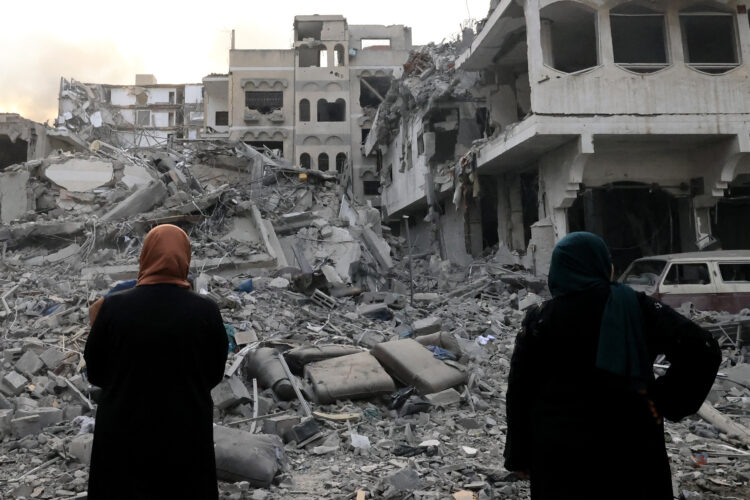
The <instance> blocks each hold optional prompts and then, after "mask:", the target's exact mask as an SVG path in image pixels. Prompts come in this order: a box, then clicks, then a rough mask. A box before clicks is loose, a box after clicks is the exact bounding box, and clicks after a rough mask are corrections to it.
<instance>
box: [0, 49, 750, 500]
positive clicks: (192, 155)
mask: <svg viewBox="0 0 750 500" xmlns="http://www.w3.org/2000/svg"><path fill="white" fill-rule="evenodd" d="M441 50H444V49H441V48H439V47H428V48H427V49H424V50H422V51H419V52H415V53H414V55H413V57H412V58H411V59H410V60H409V63H408V64H407V68H406V72H405V74H406V75H407V77H406V80H404V81H403V82H402V84H403V85H405V86H406V87H408V88H409V89H410V90H409V92H410V94H411V95H412V96H413V98H414V99H415V100H417V101H419V100H420V99H423V98H424V97H423V96H422V93H423V90H420V89H421V85H422V84H423V82H425V81H427V82H428V85H429V86H431V87H433V88H432V89H431V90H424V92H427V94H429V95H430V96H434V95H435V94H434V88H435V87H437V86H440V87H441V88H442V86H444V85H447V87H446V88H445V90H444V92H454V91H455V89H456V88H458V87H456V86H453V87H451V85H452V83H451V81H450V80H445V79H441V78H437V77H434V76H433V77H431V75H433V73H430V68H436V69H438V70H439V71H437V72H436V73H435V74H436V75H445V74H446V73H445V71H443V69H444V68H443V67H444V66H446V65H449V62H446V57H445V56H444V55H443V54H442V53H441ZM433 71H434V69H433ZM410 79H416V80H419V82H422V83H417V82H416V81H415V82H410ZM70 85H71V87H70V92H71V93H74V94H76V95H77V96H78V97H76V98H83V93H86V89H85V88H81V87H78V86H76V85H75V84H74V83H72V82H71V84H70ZM451 89H454V90H451ZM427 94H425V95H427ZM389 95H390V94H389ZM427 98H428V99H429V98H430V97H427ZM383 109H384V108H381V111H382V110H383ZM76 116H78V118H75V117H76ZM107 119H109V118H106V119H104V118H103V120H104V122H105V123H106V121H107ZM113 119H114V118H113ZM76 120H80V122H78V121H76ZM68 122H69V124H70V123H79V125H80V126H81V127H86V126H88V125H87V124H86V123H85V120H82V118H81V117H80V114H77V113H76V112H75V110H71V117H70V118H69V120H68ZM2 175H3V176H13V178H14V180H13V182H12V183H11V184H6V182H5V177H3V179H2V181H0V189H3V190H6V189H7V190H9V192H10V190H12V191H13V193H12V195H11V194H8V195H6V194H3V196H2V200H4V201H3V205H2V214H3V219H2V225H0V251H1V252H2V260H1V261H0V331H2V332H3V336H2V344H0V345H1V346H2V366H0V437H1V438H2V442H0V462H2V464H3V467H2V469H0V481H1V482H0V489H1V490H2V491H0V493H1V494H2V495H3V497H10V498H42V499H50V498H85V490H86V485H87V475H88V469H87V464H88V461H89V460H90V454H91V443H92V439H93V436H92V432H93V427H94V425H95V421H94V417H95V413H96V399H97V389H96V388H95V387H92V386H91V385H90V384H89V383H88V382H87V380H86V377H85V371H84V370H82V369H83V368H84V361H83V358H82V352H83V346H84V344H85V342H86V337H87V334H88V331H89V315H88V308H89V306H90V305H91V304H92V303H93V302H94V301H96V300H97V299H98V298H100V297H102V296H104V295H105V294H107V293H110V291H112V290H113V289H117V288H122V287H123V286H127V284H123V282H127V281H128V280H132V279H134V278H135V277H136V275H137V271H138V255H139V250H140V247H141V243H142V241H143V238H144V236H145V235H146V233H147V232H148V230H149V229H150V228H152V227H154V226H155V225H158V224H162V223H172V224H177V225H179V226H181V227H183V228H184V229H185V230H186V231H187V233H188V234H189V235H190V237H191V241H192V244H193V261H192V264H191V279H192V281H193V283H194V290H195V291H196V292H197V293H200V294H204V295H207V296H209V297H211V298H212V299H213V300H214V301H215V302H216V303H217V304H218V305H219V307H220V308H221V312H222V315H223V318H224V321H225V322H226V328H227V334H228V335H229V337H230V340H231V342H230V344H231V349H232V352H231V353H230V355H229V359H228V360H227V367H226V377H225V380H224V381H223V382H222V383H221V384H219V386H217V387H216V388H215V389H214V391H213V392H212V397H213V401H214V405H215V410H214V420H215V424H216V427H215V433H214V434H215V442H216V454H217V468H218V469H219V471H218V472H219V478H220V489H221V492H222V498H232V499H261V498H290V497H293V496H299V497H300V498H322V497H325V498H340V499H344V498H355V497H356V498H387V499H396V498H415V499H429V498H434V499H439V498H482V499H489V498H527V497H528V495H529V491H528V483H526V482H523V481H519V480H518V479H517V478H516V477H515V476H514V475H512V474H510V473H509V472H508V471H505V470H504V469H502V467H501V465H500V464H501V463H502V451H503V446H504V442H505V431H506V428H507V427H506V425H505V392H506V389H507V376H508V372H509V367H510V357H511V354H512V351H513V345H514V341H515V337H516V334H517V333H518V332H519V330H520V328H521V321H522V319H523V316H524V314H525V313H524V311H525V310H526V309H528V308H529V307H533V306H534V305H535V304H537V303H539V302H540V301H542V300H544V298H545V297H548V296H549V294H548V291H547V290H546V287H545V283H544V280H541V279H539V278H537V277H535V276H533V275H531V274H530V273H528V272H527V271H525V270H524V269H523V268H522V267H520V266H518V265H516V264H513V265H509V264H507V263H505V264H503V262H505V261H504V259H503V258H502V255H501V253H500V252H497V253H491V252H489V253H486V254H485V256H484V257H482V258H480V259H477V260H475V261H474V262H473V263H472V264H471V265H470V266H467V267H460V266H457V265H455V264H451V263H450V262H448V261H441V260H440V258H439V257H438V256H437V255H434V254H431V253H430V254H421V255H414V256H411V255H410V251H409V245H408V243H407V241H406V239H405V238H404V237H402V236H395V235H393V234H391V232H390V230H389V228H388V227H386V226H382V225H381V224H380V217H379V214H378V211H377V210H376V209H373V208H372V207H371V206H357V205H356V204H354V203H352V202H351V201H350V200H348V199H347V197H346V195H345V194H344V192H343V190H342V189H341V188H340V186H339V185H338V183H337V182H336V175H335V174H330V173H327V172H320V171H315V170H307V169H303V168H299V167H297V166H295V165H291V164H289V163H287V162H285V161H284V160H283V159H280V158H277V157H274V156H273V155H272V154H270V152H268V151H258V150H255V149H253V148H251V147H249V146H247V145H245V144H243V143H230V142H226V141H219V140H216V141H195V142H185V143H184V145H182V146H180V147H179V149H174V148H169V147H163V146H162V147H158V148H141V149H132V150H126V149H122V148H120V147H117V146H114V145H111V144H109V143H107V142H105V141H104V140H103V139H98V140H95V141H93V142H92V143H91V144H90V147H89V150H88V151H87V152H78V153H62V154H53V155H51V156H49V157H47V158H45V159H44V160H35V161H32V162H27V163H24V164H19V165H15V166H13V167H11V168H9V169H6V170H5V171H4V172H3V174H2ZM8 186H10V187H8ZM7 200H15V201H14V202H13V203H14V204H13V205H12V206H6V204H7V203H10V202H9V201H7ZM16 201H17V203H16ZM408 268H411V273H412V276H413V279H411V280H410V278H409V272H408V271H407V269H408ZM410 283H411V285H413V289H412V287H410ZM682 312H683V313H684V314H688V315H691V316H692V317H693V318H695V319H696V320H698V321H700V322H701V323H704V324H706V325H708V327H710V328H711V329H712V331H714V332H715V334H716V335H717V338H720V339H721V341H722V342H723V345H724V347H725V349H726V351H725V353H726V359H725V363H724V365H723V368H722V370H721V373H720V374H719V377H718V378H717V381H716V384H715V386H714V390H713V391H712V392H711V396H710V397H709V402H708V403H707V404H706V405H704V408H703V409H702V410H701V413H700V417H699V416H695V417H694V418H690V419H687V420H686V421H684V422H682V423H679V424H668V426H667V440H668V450H669V452H670V455H671V460H672V464H673V468H674V471H675V481H676V483H677V487H678V488H679V491H685V492H687V493H688V494H690V495H694V496H689V497H688V498H719V497H720V495H722V494H725V493H728V492H732V493H733V494H734V495H735V496H737V492H738V491H740V490H741V489H742V488H745V490H742V491H744V492H745V493H749V492H750V490H747V489H746V488H747V483H748V480H750V461H748V457H749V456H750V451H748V447H749V446H750V431H748V430H747V427H745V426H746V425H747V426H750V364H748V363H747V361H748V360H747V355H748V351H747V349H746V348H744V347H743V345H746V344H747V342H746V341H745V338H744V337H745V335H746V333H747V326H748V325H750V314H740V315H734V316H726V315H720V314H718V313H704V312H699V311H695V310H693V309H692V308H690V307H688V306H685V307H684V308H683V310H682ZM664 368H665V367H664V366H663V365H660V364H658V363H657V370H663V369H664ZM155 382H156V381H155ZM153 411H154V413H155V414H157V413H158V411H159V409H158V408H154V409H153ZM613 432H616V429H613ZM560 453H561V456H564V453H565V451H564V450H560ZM166 480H173V479H171V478H165V481H166ZM741 485H744V486H741ZM363 495H364V496H363ZM695 495H698V496H695Z"/></svg>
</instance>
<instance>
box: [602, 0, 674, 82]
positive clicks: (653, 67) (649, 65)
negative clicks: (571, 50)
mask: <svg viewBox="0 0 750 500" xmlns="http://www.w3.org/2000/svg"><path fill="white" fill-rule="evenodd" d="M628 8H631V9H633V8H636V9H639V10H641V11H646V12H618V10H625V9H628ZM618 17H619V18H634V17H636V18H661V30H662V33H661V34H662V39H663V43H664V62H658V63H654V62H618V61H617V46H616V45H615V34H614V31H615V30H614V24H615V23H614V22H613V21H614V19H613V18H618ZM609 18H610V36H611V38H612V53H613V57H614V62H615V64H616V65H617V66H620V67H621V68H624V69H627V70H629V71H633V72H635V73H654V72H656V71H659V70H662V69H664V68H668V67H669V66H671V64H672V63H671V57H670V51H669V25H668V24H667V15H666V13H665V12H663V11H659V10H656V9H652V8H651V7H648V6H645V5H641V4H640V3H637V2H629V3H625V4H620V5H618V6H617V7H615V8H613V9H611V10H610V12H609Z"/></svg>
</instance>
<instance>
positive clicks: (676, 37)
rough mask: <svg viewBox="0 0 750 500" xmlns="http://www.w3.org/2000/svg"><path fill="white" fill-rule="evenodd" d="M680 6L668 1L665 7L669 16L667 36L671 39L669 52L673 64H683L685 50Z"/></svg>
mask: <svg viewBox="0 0 750 500" xmlns="http://www.w3.org/2000/svg"><path fill="white" fill-rule="evenodd" d="M679 13H680V7H679V5H677V4H676V3H672V2H668V5H667V6H666V9H665V15H666V18H667V38H668V40H669V49H670V50H669V52H670V54H671V58H672V60H671V62H672V63H673V64H683V63H684V61H685V51H684V50H683V47H682V29H681V28H680V15H679Z"/></svg>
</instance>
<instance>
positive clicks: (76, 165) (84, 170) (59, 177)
mask: <svg viewBox="0 0 750 500" xmlns="http://www.w3.org/2000/svg"><path fill="white" fill-rule="evenodd" d="M44 175H45V176H46V177H47V178H48V179H49V180H51V181H52V182H54V183H55V184H57V185H58V186H60V187H61V188H65V189H67V190H68V191H73V192H83V191H91V190H92V189H96V188H98V187H101V186H103V185H105V184H107V183H109V182H112V177H113V175H114V168H113V166H112V162H109V161H104V160H99V159H93V158H71V159H69V160H67V161H64V162H62V163H55V164H52V165H50V166H49V167H47V169H46V170H45V171H44Z"/></svg>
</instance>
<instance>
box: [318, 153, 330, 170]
mask: <svg viewBox="0 0 750 500" xmlns="http://www.w3.org/2000/svg"><path fill="white" fill-rule="evenodd" d="M318 170H322V171H323V172H327V171H328V155H327V154H326V153H320V154H319V155H318Z"/></svg>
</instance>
